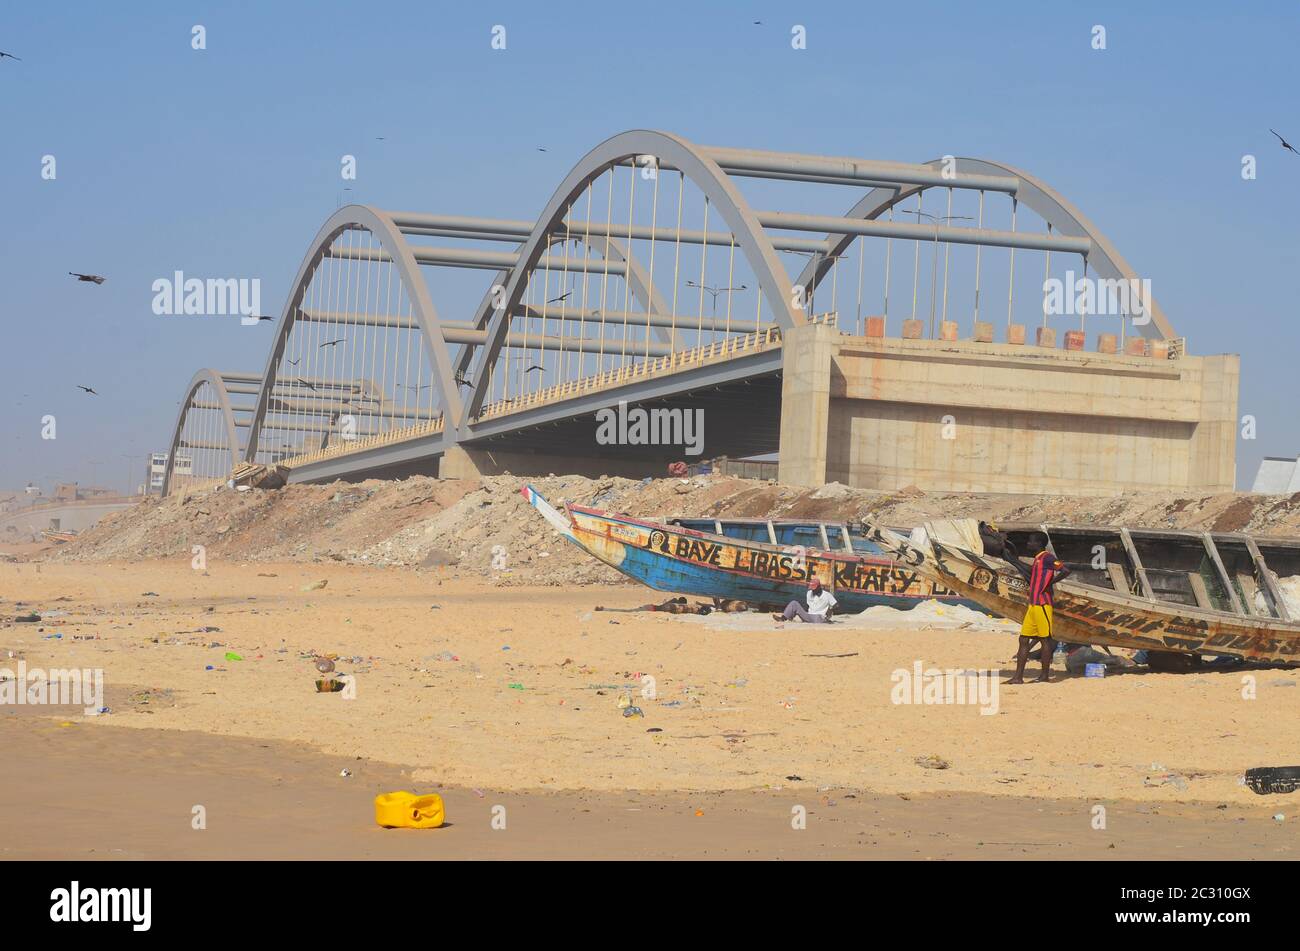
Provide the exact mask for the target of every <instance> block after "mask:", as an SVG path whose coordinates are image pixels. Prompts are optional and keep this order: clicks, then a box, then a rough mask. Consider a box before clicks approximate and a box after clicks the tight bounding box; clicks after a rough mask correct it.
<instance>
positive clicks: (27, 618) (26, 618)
mask: <svg viewBox="0 0 1300 951" xmlns="http://www.w3.org/2000/svg"><path fill="white" fill-rule="evenodd" d="M40 619H41V616H40V615H39V614H20V615H18V616H17V617H16V618H14V620H15V621H16V622H18V623H19V624H36V623H38V622H39V621H40Z"/></svg>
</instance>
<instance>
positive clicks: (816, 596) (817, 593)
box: [772, 577, 835, 624]
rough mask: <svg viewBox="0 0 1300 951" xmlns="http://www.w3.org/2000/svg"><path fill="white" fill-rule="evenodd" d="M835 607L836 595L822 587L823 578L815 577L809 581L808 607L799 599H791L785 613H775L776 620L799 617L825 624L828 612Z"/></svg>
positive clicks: (814, 622) (803, 619)
mask: <svg viewBox="0 0 1300 951" xmlns="http://www.w3.org/2000/svg"><path fill="white" fill-rule="evenodd" d="M833 607H835V595H833V594H831V593H830V592H829V591H827V590H826V589H825V588H823V587H822V583H821V580H820V579H818V578H816V577H814V578H813V579H812V580H811V581H809V582H808V607H807V609H805V608H804V606H803V605H802V604H800V603H799V602H798V601H791V602H790V603H789V604H787V605H786V606H785V613H784V614H773V615H772V620H774V621H789V620H792V619H794V618H798V619H799V620H801V621H805V622H807V623H809V624H825V623H826V622H827V621H828V620H830V619H829V618H828V617H827V613H828V612H829V611H830V609H831V608H833Z"/></svg>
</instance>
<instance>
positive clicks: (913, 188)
mask: <svg viewBox="0 0 1300 951" xmlns="http://www.w3.org/2000/svg"><path fill="white" fill-rule="evenodd" d="M925 164H926V165H927V166H929V167H930V168H933V169H935V170H942V169H944V167H945V163H944V160H943V159H934V160H933V161H930V162H926V163H925ZM952 171H953V172H954V173H956V174H972V175H1000V176H1011V177H1013V178H1015V179H1016V180H1017V182H1018V187H1017V189H1016V191H1015V200H1016V201H1017V202H1019V203H1020V204H1022V205H1024V206H1025V207H1027V208H1029V209H1030V210H1031V211H1033V212H1034V213H1035V214H1037V215H1038V216H1039V217H1040V218H1042V219H1043V220H1044V221H1045V222H1047V223H1048V224H1049V225H1050V226H1051V227H1052V229H1053V230H1054V231H1055V232H1056V233H1057V234H1060V235H1068V236H1071V237H1080V238H1088V239H1089V240H1090V241H1091V242H1092V247H1091V250H1090V251H1089V252H1088V254H1086V255H1084V260H1086V261H1087V262H1088V265H1089V267H1090V268H1091V269H1092V271H1093V272H1094V273H1095V274H1096V275H1097V276H1098V277H1101V278H1107V279H1112V280H1120V279H1122V280H1127V281H1135V282H1137V283H1136V284H1135V285H1133V286H1136V287H1139V288H1140V287H1141V282H1140V281H1138V275H1137V272H1136V271H1134V270H1133V268H1132V267H1131V266H1130V265H1129V263H1128V262H1127V261H1126V260H1125V259H1124V257H1123V256H1122V255H1121V254H1120V253H1119V250H1118V249H1117V248H1116V247H1115V245H1114V243H1113V242H1111V241H1110V239H1109V238H1107V237H1106V236H1105V235H1104V234H1102V232H1101V230H1100V229H1099V228H1097V226H1096V225H1094V224H1093V223H1092V222H1091V221H1090V220H1089V219H1088V218H1087V217H1085V216H1084V214H1083V213H1082V212H1081V211H1079V209H1078V207H1077V206H1075V205H1074V203H1073V202H1071V201H1070V200H1069V199H1067V198H1066V197H1065V196H1064V195H1062V194H1061V193H1060V192H1059V191H1057V190H1056V189H1055V188H1052V187H1051V186H1050V185H1048V184H1047V183H1046V182H1044V181H1043V180H1042V179H1040V178H1036V177H1035V176H1033V175H1029V174H1027V173H1026V172H1023V171H1021V170H1020V169H1017V168H1013V167H1012V166H1010V165H1006V164H1003V163H1001V162H994V161H991V160H989V159H977V158H957V159H956V160H955V163H954V167H953V168H952ZM942 187H944V186H942V185H933V184H923V185H902V186H898V187H889V186H878V187H876V188H873V189H871V191H870V192H868V193H867V194H866V195H865V196H864V197H863V198H862V199H861V200H860V201H858V202H857V203H856V204H854V206H853V207H852V208H850V209H849V210H848V211H847V212H845V214H844V217H845V218H848V219H863V220H867V221H870V220H873V219H876V218H879V217H880V216H881V215H883V214H884V213H885V212H887V211H888V210H889V209H890V208H893V207H894V206H895V205H898V204H899V203H901V202H903V201H906V200H907V199H908V198H911V197H912V196H914V195H919V194H920V193H921V192H924V191H926V190H927V189H931V188H942ZM855 240H857V236H856V235H851V234H848V235H840V234H835V235H827V237H826V253H825V255H823V256H821V257H820V258H814V259H811V260H809V262H808V264H806V265H805V266H804V269H803V271H802V272H801V273H800V275H799V277H798V278H797V279H796V281H795V283H796V284H797V285H800V286H802V287H804V288H805V291H806V293H807V294H808V295H811V294H812V293H813V292H814V291H815V290H816V288H817V286H818V285H819V284H820V283H821V281H822V279H823V278H824V277H825V276H826V275H827V274H828V273H829V272H830V269H831V267H832V266H833V264H834V262H835V259H836V258H838V257H839V256H840V255H842V254H843V253H844V252H845V251H847V250H848V248H849V247H850V246H851V245H852V243H853V242H854V241H855ZM1144 303H1145V305H1146V307H1147V308H1148V309H1149V311H1150V314H1151V320H1150V322H1149V323H1147V324H1144V325H1137V327H1136V329H1137V330H1138V331H1139V332H1140V333H1141V334H1142V335H1144V336H1147V337H1154V338H1157V339H1171V338H1172V337H1174V336H1176V334H1175V332H1174V329H1173V327H1172V326H1170V324H1169V322H1168V320H1166V318H1165V315H1164V312H1163V311H1162V310H1161V309H1160V305H1159V304H1157V303H1156V301H1155V298H1154V295H1153V296H1152V299H1151V300H1148V301H1145V302H1144Z"/></svg>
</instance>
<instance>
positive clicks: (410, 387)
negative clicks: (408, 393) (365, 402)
mask: <svg viewBox="0 0 1300 951" xmlns="http://www.w3.org/2000/svg"><path fill="white" fill-rule="evenodd" d="M397 386H398V387H399V388H400V389H405V390H427V389H428V388H429V387H431V386H433V384H432V383H426V384H424V386H411V385H410V384H408V383H398V384H397ZM372 400H373V398H372Z"/></svg>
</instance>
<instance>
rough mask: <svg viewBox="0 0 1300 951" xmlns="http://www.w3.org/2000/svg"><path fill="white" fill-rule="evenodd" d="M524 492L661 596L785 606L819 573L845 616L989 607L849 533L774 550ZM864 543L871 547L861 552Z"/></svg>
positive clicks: (579, 540) (600, 555) (565, 530)
mask: <svg viewBox="0 0 1300 951" xmlns="http://www.w3.org/2000/svg"><path fill="white" fill-rule="evenodd" d="M521 491H522V492H523V495H524V497H525V498H526V499H528V501H529V502H530V503H531V504H532V505H533V507H534V508H536V509H537V510H538V511H539V512H540V513H541V514H542V516H543V517H545V518H546V520H547V521H548V522H550V523H551V525H553V526H554V527H555V529H556V530H557V531H559V532H560V534H562V535H564V537H566V538H567V539H569V540H570V541H571V542H573V543H574V544H575V545H577V546H578V547H579V548H582V549H583V550H584V551H586V552H588V553H589V554H591V555H592V556H593V557H595V558H597V559H599V560H600V561H603V562H604V563H605V564H607V565H610V566H611V567H613V568H616V569H617V570H619V571H621V572H622V573H623V574H625V575H627V576H628V577H629V578H633V579H635V580H637V581H640V582H641V583H642V584H645V585H648V586H649V587H651V588H654V589H656V590H658V591H671V592H675V593H681V594H695V595H701V596H704V597H718V598H734V599H737V600H741V601H747V602H749V603H750V604H753V605H755V606H762V605H776V606H779V607H784V606H785V604H786V603H787V602H789V601H792V600H800V601H801V600H803V598H804V596H805V594H806V592H807V585H808V581H809V580H811V579H812V578H813V577H814V576H816V577H817V578H819V579H820V580H821V582H822V584H823V585H825V586H826V587H827V588H828V589H830V590H831V591H832V592H833V593H834V595H835V598H836V601H837V602H838V607H837V608H836V610H837V611H838V612H839V613H854V612H858V611H863V610H865V609H866V608H869V607H873V606H875V605H888V606H890V607H894V608H904V609H906V608H911V607H914V606H915V605H917V604H920V603H921V602H922V601H927V600H930V599H932V598H937V599H939V600H942V601H947V602H962V603H965V604H967V605H968V606H970V607H974V608H976V609H977V610H983V608H980V607H979V605H978V603H977V602H974V601H963V599H962V598H961V597H960V596H959V595H957V594H956V593H955V592H953V591H951V590H950V589H948V588H947V587H946V586H945V585H944V584H943V583H937V584H936V583H935V582H934V581H932V580H931V579H929V578H927V577H926V576H924V575H922V574H920V573H919V572H917V571H915V570H913V569H911V568H910V567H908V566H907V565H906V564H903V563H900V562H899V561H897V560H896V559H895V558H893V557H892V556H891V555H890V554H888V553H887V552H882V550H881V549H880V548H879V546H878V545H877V544H876V543H875V542H872V541H869V540H867V539H865V538H861V539H860V540H859V542H858V543H855V544H853V545H850V543H849V540H848V536H847V533H846V534H845V536H844V543H845V544H844V546H842V547H841V549H840V550H827V549H826V548H822V547H811V546H803V545H785V546H783V545H774V544H772V543H771V542H770V541H767V542H765V541H761V540H757V539H752V540H751V539H740V538H733V537H728V536H726V535H721V534H718V533H714V532H702V531H698V530H696V529H692V528H686V527H684V526H682V525H677V524H672V523H670V522H657V521H652V520H648V519H639V518H632V517H631V516H627V515H615V514H612V513H609V512H602V511H600V510H599V509H592V508H586V507H584V506H581V505H571V504H566V505H565V507H564V511H563V512H560V511H557V510H556V509H555V508H554V507H553V506H552V505H551V504H550V503H549V502H547V501H546V499H545V498H543V497H542V495H541V494H540V493H539V492H538V491H537V490H536V489H534V488H533V487H532V486H525V487H524V488H523V489H522V490H521ZM822 534H824V528H823V531H822ZM858 545H862V546H870V550H869V551H867V550H855V549H856V548H857V547H858Z"/></svg>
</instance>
